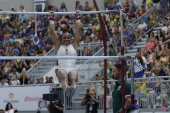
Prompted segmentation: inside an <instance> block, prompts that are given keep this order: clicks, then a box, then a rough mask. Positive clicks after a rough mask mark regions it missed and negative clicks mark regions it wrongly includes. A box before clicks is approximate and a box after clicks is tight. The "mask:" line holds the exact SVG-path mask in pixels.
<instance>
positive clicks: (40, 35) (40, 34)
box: [39, 32, 45, 41]
mask: <svg viewBox="0 0 170 113" xmlns="http://www.w3.org/2000/svg"><path fill="white" fill-rule="evenodd" d="M39 37H41V38H42V40H43V41H44V40H45V37H44V36H43V33H42V32H39Z"/></svg>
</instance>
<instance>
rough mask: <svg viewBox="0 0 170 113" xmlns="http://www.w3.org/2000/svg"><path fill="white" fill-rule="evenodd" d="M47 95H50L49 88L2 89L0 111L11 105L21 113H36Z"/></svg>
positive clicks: (0, 90) (0, 91)
mask: <svg viewBox="0 0 170 113" xmlns="http://www.w3.org/2000/svg"><path fill="white" fill-rule="evenodd" d="M45 93H49V86H34V87H4V88H0V94H1V96H0V109H5V106H6V104H7V103H11V104H12V106H13V108H14V109H17V110H19V111H35V110H37V109H38V102H39V101H42V100H43V94H45Z"/></svg>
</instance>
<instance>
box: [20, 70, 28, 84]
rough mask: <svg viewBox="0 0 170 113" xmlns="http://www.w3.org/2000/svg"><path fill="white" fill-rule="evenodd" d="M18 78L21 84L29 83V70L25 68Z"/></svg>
mask: <svg viewBox="0 0 170 113" xmlns="http://www.w3.org/2000/svg"><path fill="white" fill-rule="evenodd" d="M18 79H19V81H20V84H21V85H27V84H28V80H29V76H28V74H27V71H26V70H24V69H23V70H22V72H21V74H20V75H19V77H18Z"/></svg>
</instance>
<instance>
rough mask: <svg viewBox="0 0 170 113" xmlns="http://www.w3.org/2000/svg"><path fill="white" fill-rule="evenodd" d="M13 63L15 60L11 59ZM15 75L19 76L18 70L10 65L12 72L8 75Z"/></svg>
mask: <svg viewBox="0 0 170 113" xmlns="http://www.w3.org/2000/svg"><path fill="white" fill-rule="evenodd" d="M13 62H14V64H16V63H17V62H16V61H13ZM15 75H16V76H17V78H18V77H19V72H17V69H16V67H15V66H14V67H12V72H11V73H10V74H9V76H10V77H12V78H14V76H15Z"/></svg>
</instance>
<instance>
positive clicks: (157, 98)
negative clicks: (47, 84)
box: [51, 76, 170, 110]
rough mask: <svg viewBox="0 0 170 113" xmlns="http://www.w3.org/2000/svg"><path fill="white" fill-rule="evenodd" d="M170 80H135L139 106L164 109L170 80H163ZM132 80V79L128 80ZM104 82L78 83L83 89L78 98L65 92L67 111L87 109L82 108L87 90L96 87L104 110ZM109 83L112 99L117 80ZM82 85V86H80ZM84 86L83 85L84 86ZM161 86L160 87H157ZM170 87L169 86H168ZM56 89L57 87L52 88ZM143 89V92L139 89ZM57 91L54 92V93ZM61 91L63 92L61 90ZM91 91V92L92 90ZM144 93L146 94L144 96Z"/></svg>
mask: <svg viewBox="0 0 170 113" xmlns="http://www.w3.org/2000/svg"><path fill="white" fill-rule="evenodd" d="M165 78H166V79H167V78H170V77H169V76H164V77H148V78H135V81H137V82H135V86H134V87H135V99H137V100H138V102H137V103H138V106H139V107H140V108H141V107H142V108H147V107H148V108H149V107H150V106H151V107H153V108H155V107H161V108H162V107H163V106H166V104H169V103H168V102H170V90H169V89H170V86H168V87H166V89H167V90H168V91H167V92H165V91H164V86H165V83H166V85H167V83H168V82H170V80H162V79H165ZM128 80H130V79H128ZM102 82H104V81H91V82H89V81H88V82H77V84H78V85H77V86H78V87H79V88H81V89H82V91H81V92H80V91H79V92H78V93H79V96H76V97H74V96H73V97H65V92H63V95H64V97H65V98H64V97H62V98H63V99H62V100H64V105H65V109H67V107H68V106H69V107H71V109H73V110H77V109H85V106H81V105H80V103H81V101H82V100H83V98H84V96H85V95H86V89H87V88H89V87H93V88H94V87H95V92H94V93H95V98H96V99H99V101H101V104H100V105H99V108H104V90H103V89H104V84H101V83H102ZM107 82H112V83H111V84H107V86H108V89H107V99H109V98H112V95H111V94H112V91H113V88H114V84H113V82H117V81H116V80H107ZM87 83H94V84H92V85H87ZM79 84H80V85H79ZM82 84H83V85H82ZM157 84H159V85H157ZM168 85H169V84H168ZM51 88H53V89H54V88H56V87H51ZM139 88H140V89H142V88H143V89H142V91H140V90H138V89H139ZM55 91H56V92H57V90H54V92H55ZM60 91H61V90H60ZM90 91H91V90H90ZM142 92H145V94H143V93H142ZM106 103H107V108H112V101H111V100H107V102H106Z"/></svg>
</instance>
